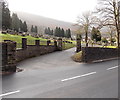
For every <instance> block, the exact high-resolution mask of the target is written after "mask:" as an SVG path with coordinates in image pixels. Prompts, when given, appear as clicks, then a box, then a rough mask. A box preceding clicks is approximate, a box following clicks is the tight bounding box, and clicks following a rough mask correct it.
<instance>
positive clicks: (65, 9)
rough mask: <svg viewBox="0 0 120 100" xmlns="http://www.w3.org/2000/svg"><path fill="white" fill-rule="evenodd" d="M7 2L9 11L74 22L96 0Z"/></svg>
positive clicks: (20, 0) (91, 7)
mask: <svg viewBox="0 0 120 100" xmlns="http://www.w3.org/2000/svg"><path fill="white" fill-rule="evenodd" d="M8 3H9V8H10V10H11V11H21V12H28V13H32V14H37V15H41V16H45V17H49V18H53V19H58V20H62V21H67V22H76V19H77V16H79V15H80V14H81V13H83V12H84V11H88V10H93V9H94V8H95V6H96V4H97V0H8Z"/></svg>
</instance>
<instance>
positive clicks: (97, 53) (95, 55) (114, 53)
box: [82, 47, 118, 63]
mask: <svg viewBox="0 0 120 100" xmlns="http://www.w3.org/2000/svg"><path fill="white" fill-rule="evenodd" d="M117 57H118V49H117V48H99V47H83V48H82V62H85V63H88V62H93V61H98V60H108V59H112V58H117Z"/></svg>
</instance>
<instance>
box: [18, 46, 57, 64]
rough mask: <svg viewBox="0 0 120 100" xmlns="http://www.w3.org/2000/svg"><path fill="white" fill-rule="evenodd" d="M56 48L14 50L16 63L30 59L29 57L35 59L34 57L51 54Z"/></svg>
mask: <svg viewBox="0 0 120 100" xmlns="http://www.w3.org/2000/svg"><path fill="white" fill-rule="evenodd" d="M56 50H57V48H56V47H55V46H50V45H49V46H42V45H41V46H34V45H33V46H32V45H31V46H30V45H29V46H27V48H26V49H19V50H16V61H17V62H19V61H22V60H24V59H27V58H31V57H36V56H40V55H43V54H47V53H51V52H54V51H56Z"/></svg>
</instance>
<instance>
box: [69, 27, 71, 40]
mask: <svg viewBox="0 0 120 100" xmlns="http://www.w3.org/2000/svg"><path fill="white" fill-rule="evenodd" d="M68 38H71V30H70V29H68Z"/></svg>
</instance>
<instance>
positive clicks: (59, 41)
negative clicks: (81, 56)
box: [58, 38, 62, 51]
mask: <svg viewBox="0 0 120 100" xmlns="http://www.w3.org/2000/svg"><path fill="white" fill-rule="evenodd" d="M58 50H60V51H62V38H59V39H58Z"/></svg>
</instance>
